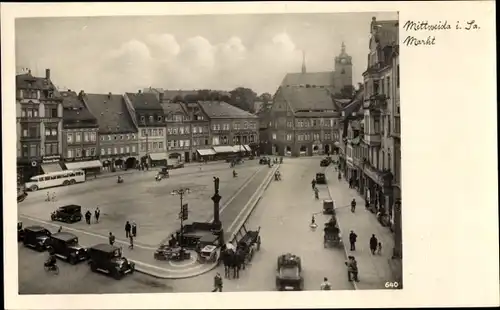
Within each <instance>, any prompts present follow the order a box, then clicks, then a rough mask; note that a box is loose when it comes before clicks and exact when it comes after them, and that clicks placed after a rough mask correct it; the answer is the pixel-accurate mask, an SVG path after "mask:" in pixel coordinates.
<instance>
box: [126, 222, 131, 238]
mask: <svg viewBox="0 0 500 310" xmlns="http://www.w3.org/2000/svg"><path fill="white" fill-rule="evenodd" d="M131 228H132V226H131V225H130V222H129V221H127V223H125V238H128V237H129V236H130V229H131Z"/></svg>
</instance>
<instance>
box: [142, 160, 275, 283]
mask: <svg viewBox="0 0 500 310" xmlns="http://www.w3.org/2000/svg"><path fill="white" fill-rule="evenodd" d="M277 168H279V164H277V165H276V167H275V168H274V169H273V171H276V169H277ZM273 176H274V173H270V175H269V177H268V179H267V180H265V181H264V183H263V185H262V186H261V188H260V189H261V193H259V194H258V196H257V197H258V198H257V199H256V200H255V202H254V203H252V205H251V206H250V207H249V208H248V209H249V211H247V212H246V214H245V215H244V217H243V218H244V220H242V221H240V223H241V224H238V225H237V226H236V227H235V230H234V231H235V232H234V233H232V234H231V237H230V238H229V240H230V241H229V240H228V241H229V242H232V241H233V240H234V238H235V237H236V233H237V232H238V231H239V230H240V229H241V227H242V226H243V225H244V224H245V223H246V221H247V220H248V218H249V217H250V215H251V214H252V212H253V210H255V207H257V205H258V204H259V202H260V200H261V199H262V195H264V193H265V192H266V190H267V188H268V187H269V185H270V184H271V181H272V179H273ZM217 266H218V264H217V263H214V264H213V265H212V266H210V267H208V268H207V269H203V270H200V271H197V272H194V273H191V274H187V275H178V276H164V275H160V274H159V273H156V272H151V271H149V270H147V269H145V268H144V269H143V268H142V267H136V268H135V271H137V272H139V273H142V274H145V275H148V276H152V277H153V278H157V279H189V278H194V277H197V276H200V275H202V274H205V273H207V272H210V271H212V270H214V269H215V268H217Z"/></svg>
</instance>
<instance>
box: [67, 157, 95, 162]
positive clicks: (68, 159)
mask: <svg viewBox="0 0 500 310" xmlns="http://www.w3.org/2000/svg"><path fill="white" fill-rule="evenodd" d="M91 160H99V156H83V157H75V158H66V159H64V161H66V162H78V161H91Z"/></svg>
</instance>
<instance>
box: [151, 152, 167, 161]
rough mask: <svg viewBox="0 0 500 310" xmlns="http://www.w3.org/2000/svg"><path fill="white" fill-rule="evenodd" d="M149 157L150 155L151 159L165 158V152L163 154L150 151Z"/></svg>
mask: <svg viewBox="0 0 500 310" xmlns="http://www.w3.org/2000/svg"><path fill="white" fill-rule="evenodd" d="M149 157H151V160H165V159H167V154H165V153H150V154H149Z"/></svg>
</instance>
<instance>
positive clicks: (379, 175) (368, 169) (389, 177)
mask: <svg viewBox="0 0 500 310" xmlns="http://www.w3.org/2000/svg"><path fill="white" fill-rule="evenodd" d="M362 162H363V172H364V173H365V174H366V175H367V176H368V177H369V178H370V179H372V180H373V181H375V182H376V183H377V184H378V185H381V186H391V185H392V181H393V178H394V176H393V174H392V172H391V171H390V170H389V169H384V170H382V171H381V170H379V169H377V168H376V167H374V166H372V165H371V163H370V162H369V161H368V160H367V159H366V158H364V159H363V160H362Z"/></svg>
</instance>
